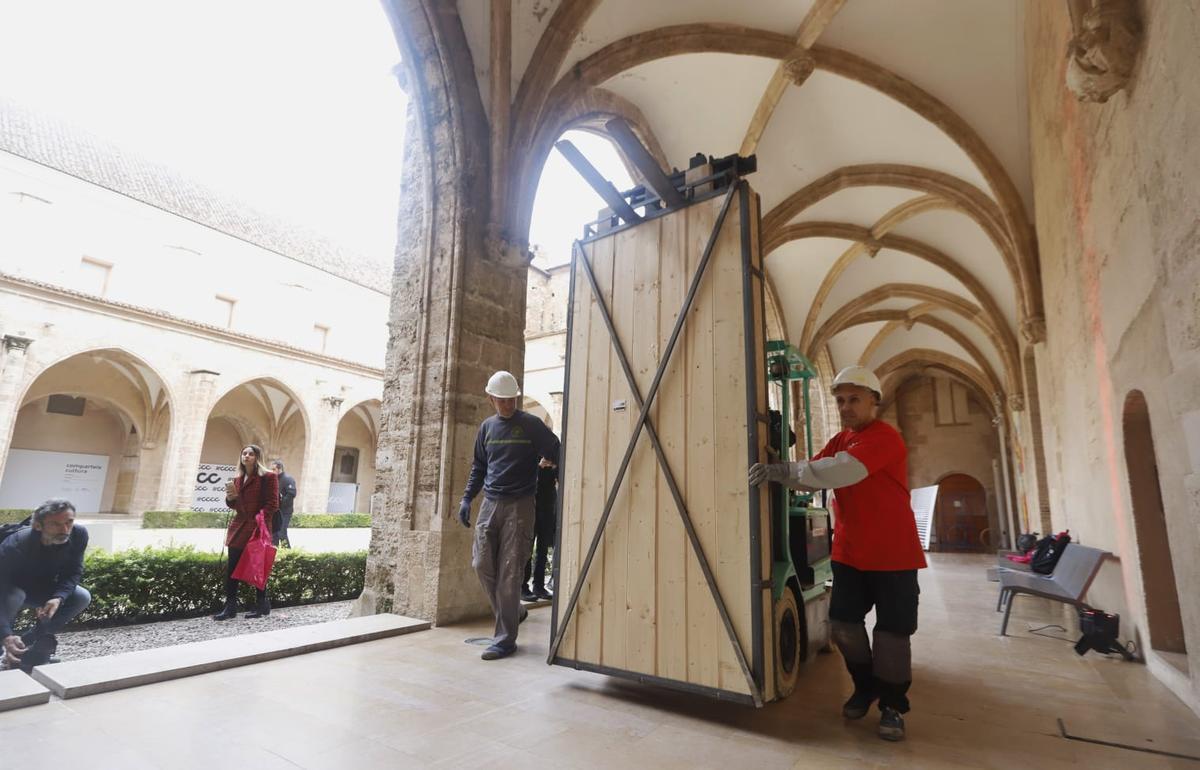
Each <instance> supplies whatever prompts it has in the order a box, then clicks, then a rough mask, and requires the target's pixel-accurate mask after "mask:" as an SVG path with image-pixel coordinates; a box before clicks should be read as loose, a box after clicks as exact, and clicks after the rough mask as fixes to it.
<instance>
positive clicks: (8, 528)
mask: <svg viewBox="0 0 1200 770" xmlns="http://www.w3.org/2000/svg"><path fill="white" fill-rule="evenodd" d="M32 525H33V517H32V516H26V517H25V521H22V522H19V523H17V524H0V543H3V542H4V541H5V540H7V539H8V536H9V535H11V534H13V533H15V532H16V531H17V530H19V529H21V528H22V527H29V526H32Z"/></svg>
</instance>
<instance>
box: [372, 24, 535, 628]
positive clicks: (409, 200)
mask: <svg viewBox="0 0 1200 770" xmlns="http://www.w3.org/2000/svg"><path fill="white" fill-rule="evenodd" d="M385 5H386V7H387V8H388V9H389V12H390V13H391V14H392V15H393V19H392V21H393V28H394V29H396V30H397V37H398V39H399V41H400V43H401V49H402V51H403V54H404V60H405V63H406V65H407V70H406V73H407V76H406V78H405V82H404V84H403V87H404V88H405V90H406V91H407V92H408V93H409V97H410V98H409V100H408V106H409V114H408V127H407V129H406V132H405V138H406V146H405V152H404V166H403V178H402V180H401V190H400V201H401V211H400V216H399V227H398V233H397V235H398V238H397V250H396V262H395V272H394V274H393V279H392V305H391V308H390V312H389V321H388V352H387V361H386V366H385V373H384V394H383V405H382V408H381V414H380V434H379V450H378V454H377V456H376V476H375V479H376V481H375V495H374V496H373V501H374V502H375V509H374V515H373V517H372V530H371V551H370V555H369V557H368V559H367V575H366V585H365V588H364V591H363V595H362V597H361V599H360V600H359V602H358V605H357V611H358V612H360V613H370V612H389V611H394V612H400V613H403V614H406V615H411V616H415V617H421V618H428V619H432V620H434V621H435V622H437V623H448V622H452V621H455V620H458V619H463V618H468V617H478V616H481V615H485V614H487V613H488V611H489V610H488V605H487V601H486V599H485V597H484V595H483V590H482V589H481V588H480V587H479V583H478V581H477V580H476V578H475V575H474V573H473V571H472V570H471V566H470V551H471V532H470V530H468V529H466V528H465V527H462V526H461V525H460V524H459V523H458V521H457V519H456V518H455V514H456V512H457V509H458V501H459V499H460V497H461V496H462V491H463V487H464V486H465V484H466V478H467V474H468V471H469V470H470V457H471V453H472V448H473V444H474V439H475V431H476V429H477V427H478V424H479V421H480V420H481V419H482V418H483V417H484V416H485V414H486V412H485V411H484V409H485V406H486V404H487V402H486V400H485V399H484V395H483V388H484V385H485V384H486V382H487V378H488V376H489V375H490V374H491V373H492V372H493V371H494V370H496V369H507V370H509V371H511V372H515V373H517V374H520V373H521V372H523V371H524V366H523V364H524V346H525V339H524V337H525V335H524V332H525V295H526V280H527V270H528V260H527V258H526V249H525V247H524V245H523V244H522V243H520V242H519V241H520V239H519V238H515V239H514V238H513V237H512V236H511V234H509V233H507V232H506V231H505V230H504V229H503V228H502V226H501V224H500V223H503V222H505V221H507V220H506V218H507V212H506V211H502V210H499V204H497V206H496V207H493V206H492V203H491V196H490V191H491V189H492V184H491V182H492V176H491V174H492V171H493V169H494V168H495V166H493V165H492V161H493V159H491V158H489V147H490V146H491V135H492V133H491V130H490V128H489V126H488V124H487V115H486V113H485V112H484V110H483V103H482V100H481V98H480V94H479V87H478V82H477V79H476V74H475V68H474V63H473V61H472V59H471V56H470V48H469V46H467V44H466V35H465V33H464V31H463V27H462V23H461V20H460V19H459V18H458V15H457V12H456V10H455V9H454V6H453V4H451V3H447V4H439V5H438V11H437V13H431V12H429V10H428V7H427V6H424V5H422V4H420V3H416V2H403V3H401V2H397V3H388V4H385Z"/></svg>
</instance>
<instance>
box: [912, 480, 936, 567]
mask: <svg viewBox="0 0 1200 770" xmlns="http://www.w3.org/2000/svg"><path fill="white" fill-rule="evenodd" d="M937 493H938V488H937V484H934V485H933V486H932V487H917V488H916V489H914V490H912V491H911V492H909V498H910V500H911V502H912V509H913V515H914V516H916V518H917V534H918V535H920V536H921V547H922V548H924V549H925V550H926V551H928V550H929V536H930V535H931V534H933V509H934V506H936V505H937Z"/></svg>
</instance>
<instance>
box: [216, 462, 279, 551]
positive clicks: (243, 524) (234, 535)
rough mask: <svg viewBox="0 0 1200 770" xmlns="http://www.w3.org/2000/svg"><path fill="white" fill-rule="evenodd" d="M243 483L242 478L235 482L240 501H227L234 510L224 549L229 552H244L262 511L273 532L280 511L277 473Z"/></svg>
mask: <svg viewBox="0 0 1200 770" xmlns="http://www.w3.org/2000/svg"><path fill="white" fill-rule="evenodd" d="M245 478H246V480H245V482H243V477H241V476H239V477H237V478H235V479H234V480H233V485H234V487H235V488H236V489H237V491H238V498H237V500H232V501H231V500H226V501H225V502H227V503H230V506H229V507H230V508H232V509H233V512H234V515H233V519H232V520H231V521H230V522H229V529H227V530H225V545H226V546H228V547H229V548H245V547H246V543H248V542H250V536H251V535H253V534H254V530H255V527H256V526H257V524H256V519H257V517H258V512H259V511H265V512H266V519H267V531H268V532H269V531H271V530H272V526H273V524H274V517H275V516H276V515H277V511H278V510H279V477H278V476H276V475H275V474H274V473H266V474H264V475H262V476H257V475H255V476H248V477H245Z"/></svg>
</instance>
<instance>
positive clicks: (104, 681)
mask: <svg viewBox="0 0 1200 770" xmlns="http://www.w3.org/2000/svg"><path fill="white" fill-rule="evenodd" d="M429 627H430V623H429V621H427V620H416V619H414V618H407V617H404V616H403V615H390V614H383V615H367V616H364V617H358V618H347V619H346V620H333V621H329V622H327V623H315V624H313V625H310V626H295V627H292V628H281V629H278V630H276V631H262V632H260V633H257V634H244V635H241V636H227V637H223V638H221V639H208V640H206V641H203V642H189V643H188V644H179V645H175V646H173V647H158V648H155V649H152V650H138V651H137V652H125V653H120V654H117V655H105V656H102V657H98V658H86V659H84V660H76V661H67V662H64V663H56V664H54V665H51V666H37V667H36V668H34V669H33V677H34V679H36V680H37V681H38V682H41V683H42V684H44V685H45V686H46V687H49V688H50V692H53V693H54V694H55V695H57V696H58V697H60V698H79V697H82V696H84V695H95V694H96V693H102V692H110V691H112V690H121V689H124V688H127V687H138V686H141V685H144V684H153V683H155V682H165V681H167V680H170V679H180V678H182V677H185V676H195V675H196V674H206V673H208V672H210V671H220V670H222V669H226V668H234V667H235V666H245V665H248V664H250V663H262V662H265V661H268V660H276V659H278V658H286V657H289V656H292V655H303V654H305V653H309V652H317V651H319V650H328V649H331V648H333V647H343V646H345V645H350V644H358V643H360V642H370V641H374V640H376V639H384V638H387V637H391V636H399V635H401V634H408V633H412V632H414V631H424V630H426V629H428V628H429Z"/></svg>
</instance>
